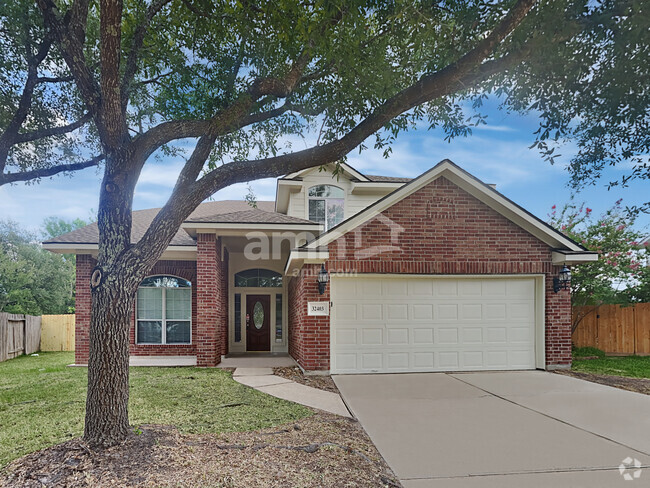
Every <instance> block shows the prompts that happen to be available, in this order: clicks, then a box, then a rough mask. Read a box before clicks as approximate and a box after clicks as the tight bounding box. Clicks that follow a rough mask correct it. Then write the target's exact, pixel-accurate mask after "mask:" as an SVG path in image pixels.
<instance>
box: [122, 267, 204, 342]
mask: <svg viewBox="0 0 650 488" xmlns="http://www.w3.org/2000/svg"><path fill="white" fill-rule="evenodd" d="M152 276H170V277H172V278H178V279H179V280H184V281H189V282H190V285H191V284H192V282H191V281H190V280H188V279H187V278H183V277H182V276H176V275H171V274H155V275H150V276H147V278H151V277H152ZM147 278H145V280H146V279H147ZM143 281H144V280H143ZM140 288H152V289H158V290H163V294H162V316H163V318H162V319H160V321H161V322H162V342H139V341H138V323H139V322H140V320H143V321H147V322H153V321H155V320H158V319H140V318H138V294H137V291H136V295H135V343H136V345H138V346H191V345H192V288H193V287H192V286H190V287H189V290H190V318H189V320H182V322H189V323H190V342H174V343H171V344H168V343H167V291H166V290H168V289H174V288H172V287H167V286H138V290H139V289H140ZM173 320H174V321H177V322H180V320H178V319H173Z"/></svg>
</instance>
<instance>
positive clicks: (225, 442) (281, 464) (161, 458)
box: [0, 413, 401, 488]
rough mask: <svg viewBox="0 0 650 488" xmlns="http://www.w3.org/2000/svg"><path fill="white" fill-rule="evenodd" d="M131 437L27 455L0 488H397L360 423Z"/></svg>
mask: <svg viewBox="0 0 650 488" xmlns="http://www.w3.org/2000/svg"><path fill="white" fill-rule="evenodd" d="M138 432H139V434H133V435H131V437H130V438H129V439H128V440H127V441H126V442H125V443H124V444H123V445H120V446H117V447H113V448H109V449H102V450H92V449H90V448H89V447H88V446H87V445H86V444H85V443H84V442H83V441H82V440H80V439H74V440H71V441H68V442H65V443H63V444H59V445H57V446H53V447H50V448H47V449H43V450H41V451H38V452H35V453H32V454H29V455H27V456H25V457H23V458H21V459H17V460H16V461H14V462H12V463H11V464H9V465H8V466H7V467H6V469H5V470H4V472H3V473H0V487H7V488H8V487H30V488H31V487H38V488H41V487H44V486H46V487H48V486H56V487H59V486H64V487H70V488H78V487H79V488H80V487H97V486H124V487H132V486H133V487H135V486H137V487H153V486H156V487H196V486H218V487H223V488H238V487H246V488H256V487H268V486H287V487H290V486H300V487H314V488H316V487H332V488H334V487H340V486H354V487H381V486H383V487H391V488H394V487H400V486H401V485H400V484H399V482H398V481H397V479H396V477H395V475H394V474H393V473H392V471H391V470H390V468H389V467H388V466H387V465H386V463H385V462H384V460H383V459H382V457H381V455H380V454H379V453H378V451H377V449H376V448H375V447H374V445H373V444H372V442H371V441H370V439H369V438H368V436H367V435H366V433H365V432H364V431H363V429H362V428H361V427H360V425H359V424H358V423H357V422H356V421H354V420H351V419H346V418H343V417H339V416H336V415H331V414H326V413H317V414H315V415H313V416H312V417H309V418H305V419H302V420H300V421H298V422H295V423H292V424H287V425H284V426H280V427H274V428H270V429H265V430H261V431H254V432H237V433H228V434H210V435H207V434H205V435H189V434H181V433H180V432H179V431H178V430H176V429H175V428H174V427H168V426H157V425H146V426H142V427H141V428H140V430H139V431H138Z"/></svg>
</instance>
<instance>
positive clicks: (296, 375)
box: [273, 366, 339, 394]
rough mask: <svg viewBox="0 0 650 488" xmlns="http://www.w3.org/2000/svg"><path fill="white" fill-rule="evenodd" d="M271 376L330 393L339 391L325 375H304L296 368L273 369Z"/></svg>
mask: <svg viewBox="0 0 650 488" xmlns="http://www.w3.org/2000/svg"><path fill="white" fill-rule="evenodd" d="M273 374H274V375H277V376H282V377H283V378H286V379H288V380H291V381H295V382H296V383H300V384H303V385H307V386H311V387H312V388H318V389H319V390H325V391H331V392H332V393H336V394H338V393H339V389H338V388H337V387H336V385H335V384H334V381H333V380H332V378H331V377H330V376H327V375H304V374H303V372H302V371H301V369H300V368H299V367H298V366H293V367H286V368H273Z"/></svg>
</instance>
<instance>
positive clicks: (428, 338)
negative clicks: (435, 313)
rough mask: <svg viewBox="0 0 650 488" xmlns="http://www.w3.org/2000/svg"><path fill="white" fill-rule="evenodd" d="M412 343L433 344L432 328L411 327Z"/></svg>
mask: <svg viewBox="0 0 650 488" xmlns="http://www.w3.org/2000/svg"><path fill="white" fill-rule="evenodd" d="M412 335H413V345H415V346H418V345H420V346H429V345H431V344H433V328H432V327H418V328H414V329H412Z"/></svg>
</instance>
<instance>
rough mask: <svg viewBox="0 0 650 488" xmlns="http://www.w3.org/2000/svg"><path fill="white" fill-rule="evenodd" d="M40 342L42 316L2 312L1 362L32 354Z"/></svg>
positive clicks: (0, 335) (0, 320)
mask: <svg viewBox="0 0 650 488" xmlns="http://www.w3.org/2000/svg"><path fill="white" fill-rule="evenodd" d="M40 342H41V318H40V317H34V316H33V315H18V314H13V313H4V312H0V362H2V361H6V360H7V359H12V358H15V357H16V356H21V355H22V354H32V353H34V352H36V351H38V348H39V346H40Z"/></svg>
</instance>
